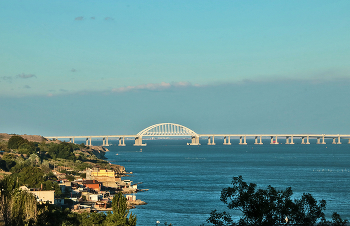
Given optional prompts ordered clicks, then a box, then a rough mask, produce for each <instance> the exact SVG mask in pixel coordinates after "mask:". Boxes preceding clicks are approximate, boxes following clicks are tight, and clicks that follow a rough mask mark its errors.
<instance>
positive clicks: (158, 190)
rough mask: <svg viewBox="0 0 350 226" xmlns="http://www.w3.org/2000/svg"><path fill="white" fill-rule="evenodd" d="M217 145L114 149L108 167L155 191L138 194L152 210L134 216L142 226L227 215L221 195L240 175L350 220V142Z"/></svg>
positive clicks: (197, 221)
mask: <svg viewBox="0 0 350 226" xmlns="http://www.w3.org/2000/svg"><path fill="white" fill-rule="evenodd" d="M215 141H216V143H217V145H215V146H208V145H206V144H205V143H206V141H204V140H203V141H201V143H202V145H201V146H187V145H186V143H187V142H189V141H187V140H166V141H165V140H158V141H157V140H156V141H153V140H152V141H144V142H146V143H147V144H148V145H147V146H146V147H134V146H132V144H133V142H132V141H129V142H128V141H127V142H126V144H127V146H126V147H118V146H116V145H113V146H110V147H108V149H109V150H110V152H108V153H107V154H106V157H107V158H108V161H110V162H112V163H114V164H119V165H123V166H125V168H126V171H132V172H133V175H132V176H131V178H128V179H131V180H133V181H134V183H137V182H143V183H142V184H141V185H139V188H141V189H149V191H146V192H141V193H138V194H137V199H141V200H143V201H145V202H147V203H148V204H147V205H145V206H139V207H137V208H136V209H133V210H132V212H133V213H135V214H137V218H138V225H145V226H147V225H152V226H153V225H155V223H156V221H157V220H158V221H160V222H161V224H160V225H163V224H164V222H168V223H172V224H173V225H200V224H203V223H206V219H207V218H208V217H209V214H210V212H211V211H212V210H213V209H219V210H222V211H223V210H227V209H226V207H225V205H224V204H222V203H221V202H220V192H221V190H222V188H224V187H227V186H230V183H231V180H232V177H233V176H239V175H242V176H243V178H244V180H245V181H246V182H248V183H250V182H252V183H256V184H257V185H258V186H259V187H262V188H266V187H267V186H268V185H272V186H273V187H276V188H278V189H285V188H286V187H288V186H291V187H292V190H293V191H294V195H295V196H296V197H300V196H301V195H302V193H304V192H305V193H311V194H312V195H313V196H314V197H315V198H316V199H317V200H320V199H325V200H326V201H327V210H326V214H327V216H328V217H330V216H331V214H332V212H338V213H339V214H340V215H341V216H342V217H343V218H347V219H349V218H350V202H349V200H350V193H349V185H350V180H349V179H350V164H349V163H350V145H349V144H347V140H343V141H342V142H343V144H341V145H332V144H326V145H316V144H311V145H301V144H295V145H285V144H280V145H270V144H268V143H269V141H267V140H266V141H265V142H264V143H265V144H264V145H254V144H253V143H254V141H252V140H250V141H249V140H248V145H238V141H234V140H232V141H231V142H232V143H233V144H232V145H231V146H224V145H221V144H222V143H223V142H222V141H221V140H219V139H215ZM297 142H298V140H297ZM327 142H328V143H330V141H327ZM110 143H112V144H113V143H114V144H116V143H117V141H111V142H110ZM299 143H300V142H299ZM141 148H142V152H140V149H141ZM116 154H118V155H116ZM124 179H125V178H124ZM231 213H232V212H231ZM235 214H236V216H237V214H239V212H237V213H233V215H235Z"/></svg>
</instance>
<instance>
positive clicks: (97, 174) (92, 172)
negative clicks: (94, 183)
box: [86, 168, 121, 182]
mask: <svg viewBox="0 0 350 226" xmlns="http://www.w3.org/2000/svg"><path fill="white" fill-rule="evenodd" d="M86 179H87V180H98V181H100V182H118V181H121V178H120V177H119V176H118V175H117V174H116V173H115V172H114V171H113V170H107V169H99V168H94V169H86Z"/></svg>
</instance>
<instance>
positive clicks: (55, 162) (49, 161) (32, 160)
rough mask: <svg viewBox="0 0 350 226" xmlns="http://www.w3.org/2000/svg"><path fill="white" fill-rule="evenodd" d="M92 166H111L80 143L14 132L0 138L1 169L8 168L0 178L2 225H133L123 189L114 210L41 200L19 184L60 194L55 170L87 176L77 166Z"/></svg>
mask: <svg viewBox="0 0 350 226" xmlns="http://www.w3.org/2000/svg"><path fill="white" fill-rule="evenodd" d="M93 167H99V168H105V169H111V167H113V165H110V164H109V163H108V162H107V161H105V160H101V159H99V158H97V156H95V154H94V152H93V150H91V149H90V148H89V147H86V146H85V145H84V144H80V145H77V144H73V143H66V142H40V143H39V142H31V141H28V140H26V139H24V138H22V137H21V136H17V135H13V136H11V137H10V139H9V140H8V141H4V140H0V172H1V171H2V172H5V173H6V176H5V177H4V178H3V179H2V180H0V222H1V218H2V221H3V222H4V223H5V225H11V226H12V225H20V226H21V225H33V226H34V225H35V226H40V225H55V226H56V225H57V226H58V225H71V226H73V225H130V226H133V225H136V216H134V215H132V214H130V216H128V215H129V210H128V209H127V208H126V198H125V197H124V196H123V195H122V194H121V193H120V194H118V195H116V196H115V198H114V199H113V201H112V207H113V213H112V212H110V213H108V214H104V213H74V212H71V210H70V209H68V208H67V209H62V208H61V207H58V206H55V205H48V204H39V203H37V201H36V198H35V197H34V196H33V195H32V194H31V193H28V192H26V191H22V190H20V189H19V188H20V186H22V185H25V186H27V187H28V188H40V189H42V190H55V197H56V198H59V197H62V195H63V194H62V193H61V189H60V187H59V185H58V182H57V181H58V180H59V178H58V176H56V175H55V174H54V173H53V171H54V172H59V173H61V174H62V175H65V178H66V179H68V180H74V179H75V178H77V177H83V178H84V177H86V175H85V174H84V173H80V171H82V170H85V169H86V168H93ZM0 179H1V178H0ZM52 219H55V220H54V221H53V220H52ZM0 225H1V223H0Z"/></svg>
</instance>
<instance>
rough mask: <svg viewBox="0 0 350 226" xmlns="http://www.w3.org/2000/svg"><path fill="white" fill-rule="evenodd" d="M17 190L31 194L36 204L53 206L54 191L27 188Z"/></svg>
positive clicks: (22, 187)
mask: <svg viewBox="0 0 350 226" xmlns="http://www.w3.org/2000/svg"><path fill="white" fill-rule="evenodd" d="M19 189H20V190H22V191H27V192H29V193H32V194H33V195H34V196H35V198H36V201H37V202H40V203H48V204H55V190H49V191H42V190H40V189H37V188H27V186H21V187H20V188H19Z"/></svg>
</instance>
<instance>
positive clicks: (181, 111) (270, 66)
mask: <svg viewBox="0 0 350 226" xmlns="http://www.w3.org/2000/svg"><path fill="white" fill-rule="evenodd" d="M349 12H350V1H348V0H334V1H324V0H306V1H258V0H252V1H239V0H230V1H226V0H222V1H214V0H212V1H208V0H200V1H182V0H179V1H161V0H150V1H141V0H140V1H137V0H135V1H117V0H113V1H112V0H105V1H88V0H84V1H76V0H72V1H57V0H56V1H44V0H42V1H36V0H34V1H19V0H13V1H1V2H0V132H4V133H16V134H39V135H44V136H63V135H72V136H73V135H104V134H109V135H114V134H137V133H138V132H139V131H141V130H143V129H144V128H146V127H148V126H151V125H153V124H156V123H163V122H172V123H177V124H181V125H184V126H186V127H188V128H190V129H192V130H194V131H195V132H197V133H202V134H203V133H250V134H253V133H325V134H327V133H328V134H329V133H333V134H334V133H335V134H339V133H340V134H350V131H349V128H350V122H349V110H350V91H349V90H350V89H349V85H350V63H349V62H350V14H349Z"/></svg>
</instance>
